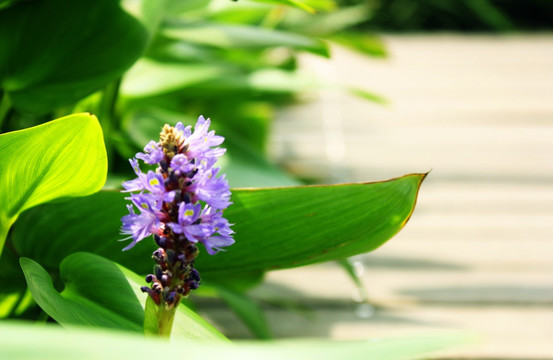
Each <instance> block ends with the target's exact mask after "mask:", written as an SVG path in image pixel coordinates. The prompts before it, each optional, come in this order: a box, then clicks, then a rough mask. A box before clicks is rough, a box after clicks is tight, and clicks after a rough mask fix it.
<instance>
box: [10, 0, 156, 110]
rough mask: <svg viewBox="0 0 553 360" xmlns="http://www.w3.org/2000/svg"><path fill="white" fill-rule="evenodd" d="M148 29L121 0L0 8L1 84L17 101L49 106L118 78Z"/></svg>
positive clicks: (53, 0) (64, 0) (46, 0)
mask: <svg viewBox="0 0 553 360" xmlns="http://www.w3.org/2000/svg"><path fill="white" fill-rule="evenodd" d="M146 40H147V33H146V31H145V29H144V28H143V27H142V25H140V23H139V22H138V21H137V20H136V19H135V18H133V17H132V16H130V15H129V14H127V13H126V12H124V11H123V10H121V8H120V7H119V4H118V1H115V0H97V1H73V0H42V1H21V2H18V3H16V4H15V5H13V6H11V7H9V8H7V9H4V10H2V11H1V12H0V54H2V56H1V57H0V88H2V89H3V90H4V91H7V92H8V93H9V94H10V98H11V100H12V102H13V104H14V106H16V107H18V108H20V109H22V110H25V111H33V112H47V111H50V110H52V109H55V108H57V107H59V106H62V105H68V104H72V103H74V102H75V101H77V100H79V99H80V98H82V97H84V96H86V95H88V94H90V93H92V92H94V91H96V90H98V89H100V88H101V87H103V86H104V85H106V84H108V83H110V82H112V81H113V80H115V79H117V78H118V77H119V76H120V75H121V74H122V73H123V72H124V71H125V70H126V69H127V68H129V67H130V66H131V65H132V64H133V63H134V62H135V61H136V60H137V59H138V58H139V57H140V55H141V54H142V51H143V49H144V46H145V44H146Z"/></svg>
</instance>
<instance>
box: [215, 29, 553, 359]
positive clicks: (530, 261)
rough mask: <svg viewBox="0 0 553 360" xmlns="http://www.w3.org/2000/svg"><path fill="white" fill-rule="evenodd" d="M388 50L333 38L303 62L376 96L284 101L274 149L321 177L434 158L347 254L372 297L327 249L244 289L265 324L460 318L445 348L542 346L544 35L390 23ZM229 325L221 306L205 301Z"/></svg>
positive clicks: (431, 328)
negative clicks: (371, 235) (391, 230)
mask: <svg viewBox="0 0 553 360" xmlns="http://www.w3.org/2000/svg"><path fill="white" fill-rule="evenodd" d="M385 40H386V43H387V45H388V48H389V51H390V53H391V56H390V58H389V59H387V60H374V59H367V58H364V57H361V56H358V55H355V54H351V53H349V52H347V51H344V50H340V49H335V51H334V58H333V60H332V61H330V62H327V61H324V60H321V59H316V58H311V57H306V58H305V59H304V69H305V70H306V71H308V72H311V73H314V74H316V75H317V76H322V77H324V78H326V79H327V80H329V81H339V82H343V83H347V84H350V85H355V86H359V87H363V88H365V89H370V90H372V91H374V92H376V93H379V94H381V95H383V96H385V97H387V98H388V99H389V100H390V105H389V106H387V107H383V106H377V105H374V104H370V103H367V102H366V101H363V100H360V99H357V98H354V97H351V96H349V95H345V94H343V93H338V92H331V91H328V92H327V91H324V92H321V93H320V94H319V97H318V100H317V101H315V102H312V103H306V104H302V105H298V106H294V107H292V108H289V109H286V110H284V111H282V112H281V113H280V114H279V118H278V121H277V122H276V124H275V133H274V138H273V140H272V142H271V150H272V153H273V155H274V157H275V158H276V159H278V160H280V161H282V162H283V163H284V164H285V165H286V166H288V167H289V168H291V169H293V170H294V171H296V172H297V173H298V174H300V175H304V176H313V175H314V176H315V177H318V178H319V179H322V181H326V182H349V181H370V180H383V179H387V178H391V177H396V176H399V175H402V174H405V173H410V172H426V171H429V170H432V172H431V174H430V175H429V177H428V178H427V180H426V181H425V183H424V184H423V187H422V190H421V193H420V197H419V203H418V206H417V209H416V211H415V213H414V215H413V217H412V218H411V221H410V222H409V223H408V224H407V227H406V228H405V229H404V230H403V231H402V232H401V233H400V234H398V235H397V236H396V237H395V238H394V239H392V240H391V241H390V242H389V243H388V244H386V245H385V246H383V247H382V248H381V249H378V250H377V251H376V252H374V253H372V254H369V255H364V256H360V257H359V258H357V259H356V260H357V261H358V262H359V263H360V264H362V265H363V266H364V270H365V271H364V274H363V276H362V279H363V281H364V283H365V285H366V287H367V289H368V291H369V299H370V301H371V303H372V304H373V305H374V306H375V313H374V315H373V316H369V315H370V309H368V308H366V307H363V306H359V305H356V303H355V302H354V300H353V298H352V295H353V297H355V288H354V286H353V285H352V283H351V282H350V281H349V280H348V278H347V276H346V275H345V273H344V272H343V271H341V270H340V269H339V268H338V267H337V265H335V264H323V265H317V266H311V267H307V268H302V269H294V270H285V271H278V272H274V273H271V274H270V275H269V276H268V282H267V284H265V285H264V286H263V287H262V288H261V289H259V290H258V291H257V292H256V294H257V295H258V296H259V297H265V298H273V299H288V300H296V301H297V302H298V303H299V304H301V305H302V306H305V307H307V308H310V309H311V310H309V311H306V312H301V311H295V310H282V309H278V308H271V307H269V308H268V309H267V314H268V318H269V321H270V323H271V328H272V330H273V332H274V334H275V335H276V336H277V337H288V336H309V337H330V338H336V339H353V338H355V339H360V338H368V337H384V336H409V335H424V334H436V333H445V332H454V331H459V330H468V331H470V332H473V333H475V334H478V335H479V336H481V338H482V340H481V343H479V344H473V345H468V346H462V347H458V348H453V349H451V350H449V351H447V352H444V353H441V354H439V355H438V357H439V358H447V359H458V358H463V359H468V358H470V359H473V358H474V359H553V35H539V36H513V37H510V36H509V37H502V36H497V37H496V36H493V37H492V36H472V37H465V36H454V35H439V36H390V37H385ZM212 310H214V312H212V314H215V315H213V316H214V319H215V320H216V321H218V322H219V323H220V326H222V327H224V328H225V329H226V331H229V332H231V333H233V334H234V335H235V336H238V337H244V336H247V332H246V330H245V329H243V328H242V327H241V326H240V325H239V324H237V321H236V320H234V318H232V317H231V315H229V314H227V313H225V312H224V311H222V310H221V311H220V313H219V312H217V311H216V309H212Z"/></svg>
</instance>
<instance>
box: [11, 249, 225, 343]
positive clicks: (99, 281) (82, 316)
mask: <svg viewBox="0 0 553 360" xmlns="http://www.w3.org/2000/svg"><path fill="white" fill-rule="evenodd" d="M146 261H148V260H146ZM20 264H21V268H22V269H23V272H24V274H25V279H26V280H27V285H28V286H29V289H30V290H31V294H32V295H33V298H34V299H35V301H36V302H37V304H38V305H39V306H40V307H41V308H42V309H43V310H44V311H45V312H46V313H47V314H48V315H49V316H51V317H52V318H53V319H54V320H56V321H57V322H58V323H60V324H61V325H63V326H70V325H86V326H92V327H104V328H112V329H119V330H126V331H131V332H138V333H142V332H143V326H144V323H145V321H144V307H145V304H146V298H147V294H145V293H142V291H141V290H140V287H141V286H143V285H145V281H144V279H143V278H142V277H140V276H138V275H136V274H134V273H133V272H131V271H130V270H127V269H125V268H123V267H121V266H118V265H117V264H115V263H113V262H111V261H110V260H107V259H105V258H103V257H100V256H97V255H94V254H89V253H74V254H72V255H70V256H68V257H67V258H65V259H64V260H63V261H62V263H61V265H60V276H61V279H62V280H63V282H64V284H65V288H64V290H63V291H62V292H61V293H59V292H58V291H57V290H56V289H55V288H54V286H53V284H52V279H51V278H50V275H49V274H48V273H47V272H46V271H45V270H44V268H42V266H40V265H39V264H38V263H36V262H35V261H33V260H31V259H28V258H21V259H20ZM173 326H174V330H173V333H172V336H173V337H174V338H180V339H196V340H199V339H202V340H224V341H226V338H225V337H224V336H223V335H222V334H221V333H220V332H218V331H217V330H216V329H215V328H214V327H213V326H211V325H210V324H209V323H208V322H207V321H205V320H204V319H202V318H201V317H200V316H199V315H197V314H196V313H194V312H193V311H191V310H190V309H188V308H187V307H185V306H184V305H181V306H179V308H178V311H177V313H176V316H175V321H174V324H173Z"/></svg>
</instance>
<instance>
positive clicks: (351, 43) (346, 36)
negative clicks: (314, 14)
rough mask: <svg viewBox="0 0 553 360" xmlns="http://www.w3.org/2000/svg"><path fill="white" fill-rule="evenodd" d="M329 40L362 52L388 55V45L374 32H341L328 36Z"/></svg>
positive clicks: (382, 56) (370, 54) (377, 55)
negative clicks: (373, 33)
mask: <svg viewBox="0 0 553 360" xmlns="http://www.w3.org/2000/svg"><path fill="white" fill-rule="evenodd" d="M328 39H329V40H331V41H334V42H336V43H337V44H340V45H342V46H345V47H347V48H350V49H353V50H355V51H357V52H359V53H361V54H365V55H369V56H373V57H381V58H384V57H386V56H388V51H387V50H386V46H385V45H384V43H383V42H382V40H381V39H380V37H378V36H376V35H372V34H365V33H361V32H351V31H348V32H345V31H344V32H340V33H338V34H333V35H331V36H329V37H328Z"/></svg>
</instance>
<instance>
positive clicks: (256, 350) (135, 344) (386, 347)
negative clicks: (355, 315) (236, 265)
mask: <svg viewBox="0 0 553 360" xmlns="http://www.w3.org/2000/svg"><path fill="white" fill-rule="evenodd" d="M61 340H63V341H61ZM469 340H473V339H471V338H469V337H468V336H466V335H436V336H427V337H418V338H399V339H375V340H371V341H367V340H361V341H342V342H340V341H329V340H326V339H322V340H288V341H272V342H242V343H234V344H218V343H206V342H198V341H178V340H172V341H171V344H170V345H169V344H168V343H167V342H166V341H163V340H159V339H153V338H144V337H143V336H137V335H134V334H129V333H126V334H125V333H117V332H113V331H91V330H90V329H78V328H72V329H70V331H68V330H66V329H61V328H59V327H54V326H42V327H37V326H33V325H24V324H21V323H19V324H18V323H3V324H0V357H2V358H5V359H18V360H35V359H59V360H65V359H70V360H73V359H82V360H89V359H90V360H91V359H102V360H120V359H121V357H122V354H124V357H125V358H128V359H135V360H141V359H144V360H150V359H160V358H176V357H179V358H180V357H185V358H186V359H187V360H200V359H202V360H203V359H225V360H258V359H264V360H277V359H278V360H282V359H287V360H305V359H318V360H336V359H341V360H348V359H360V360H365V359H385V360H406V359H414V358H420V357H421V356H422V355H424V354H426V353H428V352H431V351H436V350H438V349H442V348H444V347H448V346H452V345H458V344H461V343H466V342H468V341H469ZM29 344H32V346H29Z"/></svg>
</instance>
